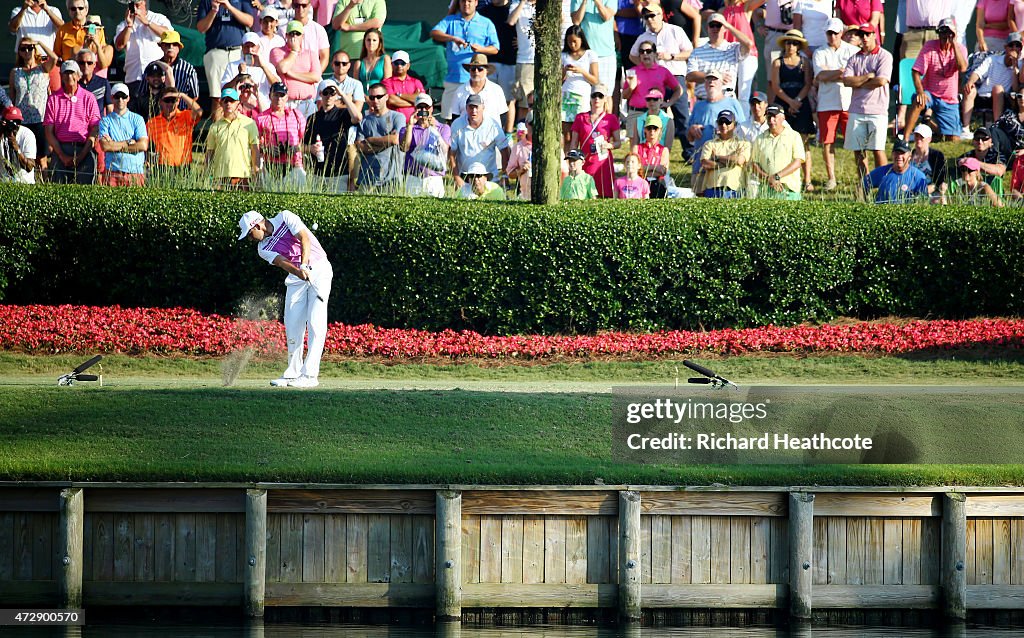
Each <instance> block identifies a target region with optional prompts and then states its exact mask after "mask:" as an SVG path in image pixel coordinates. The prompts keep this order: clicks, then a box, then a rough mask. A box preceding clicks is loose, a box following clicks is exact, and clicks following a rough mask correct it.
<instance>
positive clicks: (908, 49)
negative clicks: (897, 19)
mask: <svg viewBox="0 0 1024 638" xmlns="http://www.w3.org/2000/svg"><path fill="white" fill-rule="evenodd" d="M938 38H939V34H938V33H937V32H936V31H935V29H914V30H911V29H907V32H906V33H904V34H903V50H902V51H901V52H900V58H901V59H902V58H912V59H916V58H917V54H918V53H920V52H921V47H923V46H924V43H925V42H928V41H929V40H937V39H938Z"/></svg>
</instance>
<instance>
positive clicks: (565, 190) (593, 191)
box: [560, 173, 597, 199]
mask: <svg viewBox="0 0 1024 638" xmlns="http://www.w3.org/2000/svg"><path fill="white" fill-rule="evenodd" d="M560 196H561V198H562V199H596V198H597V185H596V184H594V178H593V177H591V176H590V175H588V174H587V173H580V174H579V175H576V176H575V177H574V176H572V175H566V176H565V179H563V180H562V190H561V192H560Z"/></svg>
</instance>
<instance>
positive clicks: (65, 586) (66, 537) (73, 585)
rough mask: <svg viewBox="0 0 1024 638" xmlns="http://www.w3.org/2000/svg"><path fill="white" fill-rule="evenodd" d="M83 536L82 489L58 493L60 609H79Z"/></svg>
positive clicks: (80, 601)
mask: <svg viewBox="0 0 1024 638" xmlns="http://www.w3.org/2000/svg"><path fill="white" fill-rule="evenodd" d="M84 533H85V497H84V495H83V494H82V488H79V487H71V488H68V489H65V490H61V492H60V529H59V532H58V534H59V536H60V539H59V543H60V544H59V545H58V547H59V550H58V551H60V552H61V555H60V557H61V565H62V570H61V575H60V605H61V607H62V608H64V609H80V608H81V607H82V560H83V559H82V544H83V538H84Z"/></svg>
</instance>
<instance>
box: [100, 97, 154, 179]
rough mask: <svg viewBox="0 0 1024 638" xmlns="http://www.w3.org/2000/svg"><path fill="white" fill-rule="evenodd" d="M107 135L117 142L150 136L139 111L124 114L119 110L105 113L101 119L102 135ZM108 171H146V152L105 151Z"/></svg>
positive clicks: (138, 172) (139, 172)
mask: <svg viewBox="0 0 1024 638" xmlns="http://www.w3.org/2000/svg"><path fill="white" fill-rule="evenodd" d="M104 135H106V136H107V137H109V138H110V139H112V140H114V141H115V142H134V141H137V140H141V139H142V138H144V137H148V134H147V133H146V123H145V122H144V121H143V120H142V116H141V115H139V114H138V113H132V112H131V111H126V112H125V114H124V115H118V114H117V111H114V112H112V113H108V114H107V115H104V116H103V118H102V119H101V120H100V137H103V136H104ZM104 158H105V159H106V165H107V170H108V171H117V172H120V173H137V174H142V173H144V172H145V170H144V165H145V159H146V154H145V153H144V152H142V151H139V152H138V153H112V152H109V151H108V152H106V153H104Z"/></svg>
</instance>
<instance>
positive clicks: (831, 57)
mask: <svg viewBox="0 0 1024 638" xmlns="http://www.w3.org/2000/svg"><path fill="white" fill-rule="evenodd" d="M859 50H860V49H859V48H858V47H855V46H853V45H852V44H850V43H849V42H843V41H840V42H839V48H838V49H833V48H832V47H830V46H828V45H827V44H826V45H825V46H823V47H821V48H820V49H818V50H817V51H815V52H814V58H813V60H812V64H813V68H814V75H815V77H817V75H818V74H819V73H821V72H822V71H841V70H843V69H845V68H846V63H847V61H849V59H850V58H852V57H853V56H854V55H856V54H857V51H859ZM852 96H853V89H852V88H850V87H848V86H844V85H843V83H842V82H821V83H820V84H818V112H819V113H820V112H823V111H848V110H850V98H851V97H852Z"/></svg>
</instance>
